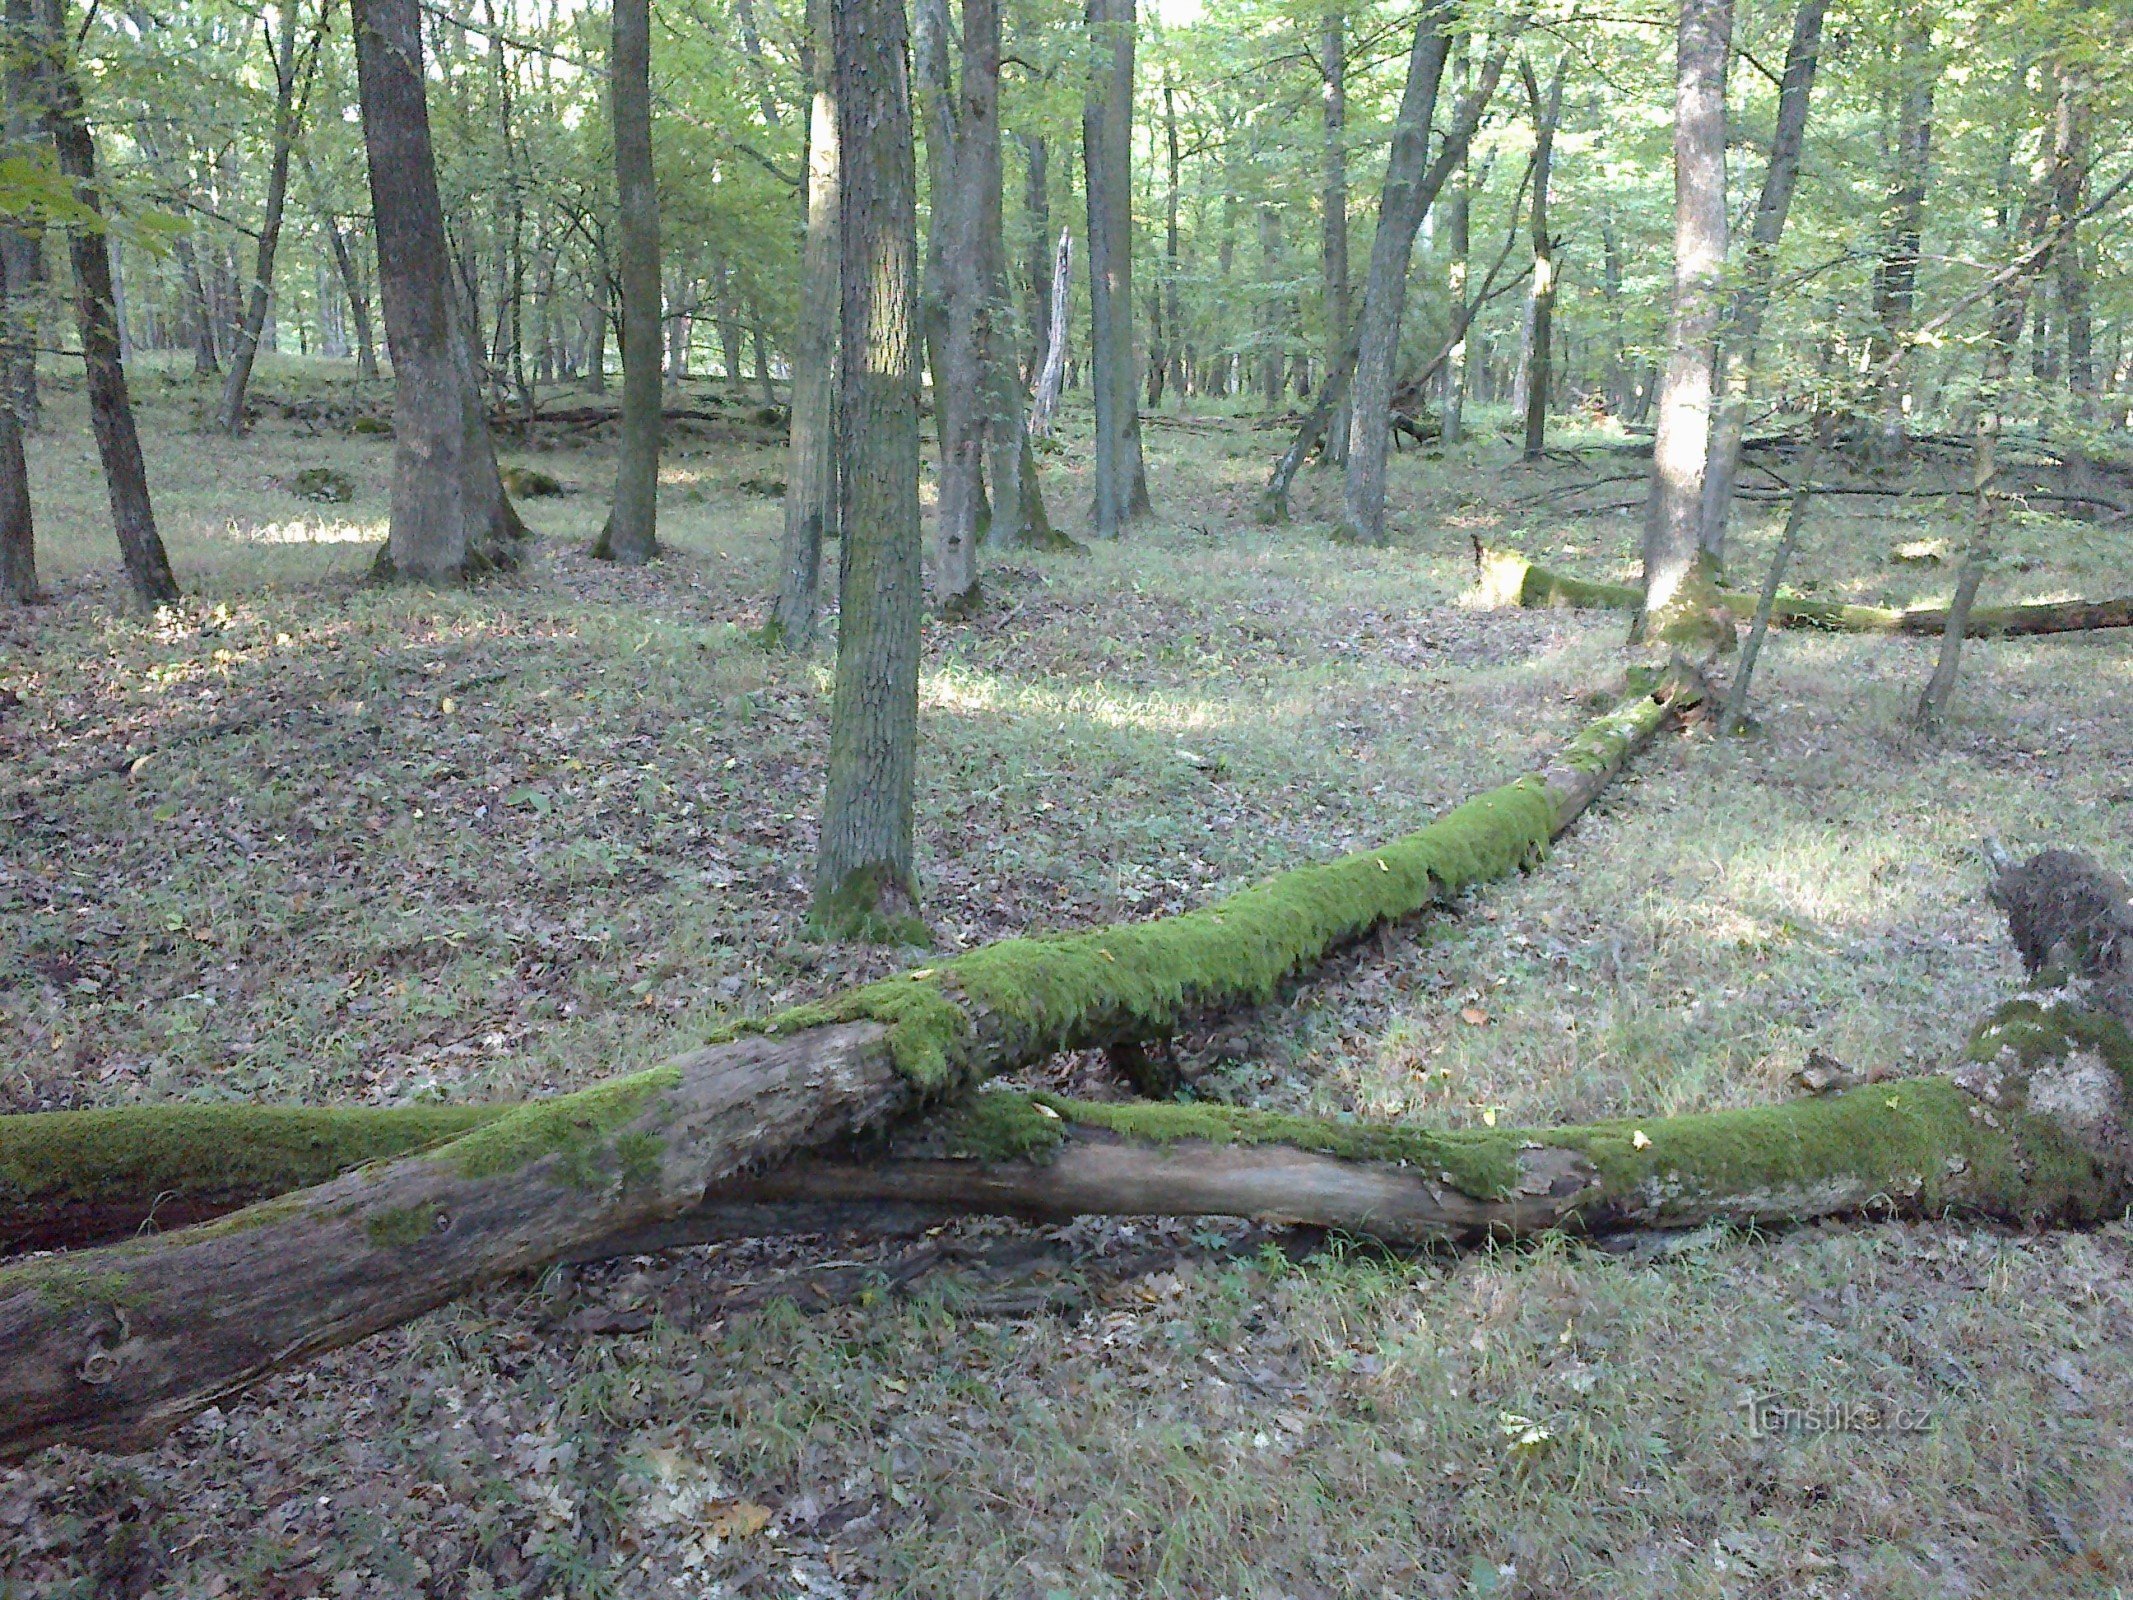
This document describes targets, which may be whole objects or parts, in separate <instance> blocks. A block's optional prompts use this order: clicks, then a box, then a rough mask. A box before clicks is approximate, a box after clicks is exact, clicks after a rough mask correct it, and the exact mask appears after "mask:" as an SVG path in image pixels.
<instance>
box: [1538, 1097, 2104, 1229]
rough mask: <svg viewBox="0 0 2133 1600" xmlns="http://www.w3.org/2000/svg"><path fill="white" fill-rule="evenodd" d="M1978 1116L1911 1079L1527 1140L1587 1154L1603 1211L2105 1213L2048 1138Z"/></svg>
mask: <svg viewBox="0 0 2133 1600" xmlns="http://www.w3.org/2000/svg"><path fill="white" fill-rule="evenodd" d="M1975 1107H1976V1101H1974V1100H1973V1099H1972V1098H1971V1097H1970V1096H1969V1095H1968V1094H1966V1093H1965V1092H1964V1091H1963V1090H1962V1089H1960V1088H1959V1087H1957V1086H1956V1085H1955V1084H1954V1083H1952V1082H1950V1081H1949V1080H1948V1079H1946V1078H1938V1077H1935V1078H1916V1079H1906V1080H1900V1081H1891V1082H1887V1083H1879V1084H1871V1085H1867V1086H1864V1087H1861V1088H1857V1089H1853V1090H1849V1091H1847V1092H1846V1093H1843V1094H1838V1095H1829V1096H1825V1097H1817V1098H1810V1099H1803V1100H1793V1101H1788V1102H1786V1103H1784V1104H1782V1105H1775V1106H1758V1107H1754V1108H1751V1109H1746V1110H1739V1111H1717V1112H1709V1113H1704V1114H1700V1115H1695V1116H1683V1117H1658V1118H1653V1119H1651V1120H1650V1121H1645V1122H1637V1121H1634V1120H1624V1121H1616V1122H1605V1123H1596V1124H1593V1125H1591V1126H1589V1127H1577V1128H1557V1129H1544V1130H1537V1131H1534V1132H1532V1133H1529V1134H1526V1135H1524V1137H1527V1138H1531V1139H1533V1140H1536V1141H1538V1142H1541V1143H1545V1144H1551V1145H1556V1146H1559V1147H1561V1148H1565V1149H1572V1150H1578V1151H1581V1152H1583V1153H1584V1154H1585V1155H1586V1156H1587V1157H1588V1158H1589V1159H1590V1160H1591V1161H1592V1163H1593V1166H1594V1167H1595V1169H1596V1170H1597V1171H1598V1173H1599V1175H1600V1182H1601V1186H1602V1189H1603V1191H1604V1193H1605V1194H1606V1196H1607V1197H1608V1199H1609V1200H1611V1201H1615V1202H1624V1201H1628V1200H1631V1199H1633V1198H1641V1199H1643V1200H1646V1201H1651V1200H1658V1201H1660V1202H1662V1204H1663V1205H1672V1206H1676V1207H1678V1209H1679V1211H1680V1213H1681V1214H1683V1215H1692V1214H1693V1215H1697V1216H1699V1217H1700V1216H1702V1215H1704V1213H1702V1212H1700V1211H1698V1209H1697V1208H1698V1206H1699V1204H1700V1203H1701V1201H1702V1199H1703V1198H1704V1197H1727V1196H1731V1197H1753V1196H1758V1195H1766V1196H1771V1197H1775V1198H1778V1199H1782V1197H1784V1196H1786V1195H1790V1194H1804V1193H1812V1192H1814V1191H1816V1190H1818V1189H1822V1188H1825V1187H1827V1186H1830V1185H1849V1184H1857V1183H1861V1182H1864V1183H1867V1184H1871V1185H1874V1186H1876V1187H1877V1188H1881V1189H1886V1190H1888V1192H1889V1193H1890V1194H1891V1195H1892V1196H1895V1197H1900V1198H1902V1199H1903V1200H1904V1201H1905V1203H1906V1205H1908V1206H1910V1207H1912V1208H1914V1209H1917V1210H1922V1211H1926V1212H1931V1211H1934V1210H1938V1209H1941V1208H1943V1207H1944V1206H1946V1205H1950V1204H1958V1203H1960V1204H1968V1205H1978V1204H1983V1205H1985V1207H1986V1209H1989V1210H1992V1211H1994V1212H1996V1213H1997V1214H2000V1215H2005V1216H2028V1215H2034V1214H2038V1213H2040V1212H2044V1211H2051V1212H2059V1211H2065V1210H2068V1209H2072V1210H2076V1211H2079V1210H2082V1209H2084V1207H2085V1206H2087V1205H2089V1204H2091V1203H2095V1204H2100V1203H2101V1201H2102V1199H2103V1191H2104V1189H2105V1188H2107V1187H2108V1182H2107V1180H2106V1178H2105V1177H2104V1176H2103V1175H2101V1174H2099V1173H2098V1172H2097V1170H2096V1168H2095V1164H2094V1162H2093V1161H2091V1160H2090V1159H2089V1158H2088V1157H2086V1156H2085V1155H2083V1154H2082V1153H2081V1152H2079V1151H2078V1150H2076V1149H2075V1148H2074V1147H2073V1146H2072V1145H2071V1144H2070V1143H2069V1142H2068V1141H2067V1140H2065V1139H2064V1138H2063V1137H2061V1136H2060V1135H2059V1133H2058V1132H2057V1130H2056V1129H2054V1128H2052V1127H2050V1126H2049V1125H2047V1124H2044V1123H2042V1122H2041V1121H2039V1120H2038V1119H2035V1118H2026V1117H2021V1118H2013V1119H2005V1120H2004V1121H2003V1125H2002V1126H1999V1127H1995V1126H1993V1125H1992V1124H1991V1123H1990V1122H1987V1121H1986V1120H1984V1119H1983V1118H1981V1117H1978V1116H1974V1115H1972V1112H1973V1110H1974V1108H1975ZM2088 1214H2091V1215H2093V1214H2094V1213H2093V1212H2089V1213H2088Z"/></svg>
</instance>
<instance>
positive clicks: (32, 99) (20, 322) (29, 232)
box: [0, 0, 186, 433]
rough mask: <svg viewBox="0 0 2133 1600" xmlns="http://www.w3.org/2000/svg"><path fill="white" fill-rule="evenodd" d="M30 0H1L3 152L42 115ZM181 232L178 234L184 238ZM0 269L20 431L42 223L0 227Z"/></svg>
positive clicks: (21, 150) (7, 379) (2, 356)
mask: <svg viewBox="0 0 2133 1600" xmlns="http://www.w3.org/2000/svg"><path fill="white" fill-rule="evenodd" d="M32 3H33V0H6V9H5V13H4V18H5V20H4V24H0V26H4V29H5V31H4V33H0V42H4V44H5V47H6V55H5V59H4V60H0V111H4V124H0V131H4V133H5V136H6V154H7V155H8V156H9V157H11V158H21V157H24V156H27V155H28V154H29V153H30V151H31V150H32V148H33V147H34V146H35V145H36V144H37V143H38V133H39V129H40V124H41V122H42V120H43V119H42V117H41V116H40V114H39V105H40V103H41V97H40V93H39V90H38V86H37V81H36V79H37V72H36V66H35V63H36V61H37V55H36V50H35V46H36V40H37V24H36V19H35V17H34V16H33V15H32V14H31V5H32ZM185 237H186V236H185V235H183V234H180V235H179V239H180V240H181V241H183V240H184V239H185ZM0 273H4V274H5V277H6V284H7V287H6V291H5V293H4V294H0V405H5V406H6V407H7V408H8V410H9V411H10V412H12V413H13V415H14V418H15V422H16V425H17V427H18V428H20V429H21V431H22V432H24V433H32V432H35V431H36V428H37V424H38V421H39V419H40V414H41V413H40V397H39V395H38V389H37V334H38V309H39V306H38V302H39V295H38V289H39V286H40V285H41V284H42V283H43V282H44V276H45V265H44V229H43V227H42V226H41V225H27V224H26V225H22V226H13V227H0Z"/></svg>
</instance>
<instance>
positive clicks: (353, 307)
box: [210, 155, 378, 378]
mask: <svg viewBox="0 0 2133 1600" xmlns="http://www.w3.org/2000/svg"><path fill="white" fill-rule="evenodd" d="M303 163H304V181H305V182H306V183H307V184H309V185H310V188H311V204H312V208H313V210H314V211H316V212H317V214H318V223H319V231H320V232H321V233H323V234H325V236H326V244H327V248H328V249H329V250H331V251H332V253H333V269H334V272H335V273H336V275H337V276H338V277H339V279H340V283H341V293H342V294H343V295H344V296H345V297H346V298H347V301H348V315H349V319H350V320H351V321H352V322H353V323H354V325H355V327H354V333H355V338H354V340H353V343H354V345H355V359H356V376H357V377H359V378H375V377H376V376H377V375H378V340H377V335H376V333H375V332H374V331H373V330H372V328H371V323H370V291H369V290H368V289H367V288H366V287H364V284H363V276H362V274H361V273H360V272H359V271H358V270H357V268H356V262H355V252H354V251H353V250H351V249H350V248H349V245H348V230H347V229H345V228H343V227H342V226H341V219H340V216H339V214H338V213H337V212H335V210H334V209H333V207H332V205H331V203H330V202H329V201H328V198H327V195H326V191H325V189H324V188H323V187H321V185H320V183H319V179H318V173H317V171H316V170H314V169H313V167H312V165H311V159H310V157H309V156H308V155H306V156H304V157H303ZM210 349H212V345H210Z"/></svg>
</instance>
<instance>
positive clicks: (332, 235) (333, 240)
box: [305, 159, 378, 378]
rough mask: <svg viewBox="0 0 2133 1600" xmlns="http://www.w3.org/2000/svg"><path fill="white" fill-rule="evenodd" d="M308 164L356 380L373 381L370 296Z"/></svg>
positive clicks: (374, 363)
mask: <svg viewBox="0 0 2133 1600" xmlns="http://www.w3.org/2000/svg"><path fill="white" fill-rule="evenodd" d="M309 167H310V162H309V161H308V159H307V160H306V162H305V168H306V176H307V177H308V178H309V179H310V183H311V193H312V197H313V201H314V204H315V205H316V206H317V208H318V218H319V227H320V228H321V229H322V230H324V232H325V235H326V242H327V244H328V245H329V246H331V247H332V250H333V266H334V270H335V272H337V273H338V274H339V275H340V280H341V292H342V294H343V295H345V296H346V297H347V300H348V315H349V319H350V321H351V322H353V323H354V325H355V339H354V341H353V342H354V344H355V359H356V376H357V377H359V378H375V377H376V376H377V375H378V341H377V335H376V334H375V333H374V332H373V331H372V329H371V325H370V295H369V293H368V291H366V290H365V289H364V287H363V279H362V276H361V274H360V273H359V272H358V271H357V270H356V264H355V254H354V252H353V251H351V250H350V249H349V248H348V236H347V234H346V233H345V232H343V231H342V228H341V219H340V218H339V217H338V216H336V215H335V214H334V212H333V210H332V208H331V207H329V206H328V205H327V204H326V196H325V193H324V191H323V190H321V189H320V188H319V182H318V177H317V175H316V174H315V173H311V172H310V171H309Z"/></svg>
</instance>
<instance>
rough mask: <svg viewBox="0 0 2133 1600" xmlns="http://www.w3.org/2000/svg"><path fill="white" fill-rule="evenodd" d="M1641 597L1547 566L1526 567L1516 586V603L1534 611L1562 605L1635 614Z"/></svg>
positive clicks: (1623, 586)
mask: <svg viewBox="0 0 2133 1600" xmlns="http://www.w3.org/2000/svg"><path fill="white" fill-rule="evenodd" d="M1641 598H1642V597H1641V596H1639V595H1638V593H1637V591H1636V590H1635V589H1632V588H1630V587H1629V586H1628V585H1627V584H1621V583H1593V582H1591V581H1589V580H1588V579H1585V578H1573V577H1570V576H1568V575H1567V574H1565V573H1561V572H1550V571H1549V570H1548V569H1547V568H1546V567H1536V566H1534V565H1533V564H1532V563H1531V562H1528V563H1527V564H1526V572H1525V576H1524V578H1523V579H1521V580H1520V582H1519V586H1518V603H1519V604H1520V605H1522V606H1527V607H1531V608H1534V609H1546V608H1548V607H1551V606H1564V607H1569V608H1573V609H1576V610H1581V611H1634V610H1636V609H1637V606H1638V604H1639V603H1640V600H1641Z"/></svg>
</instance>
